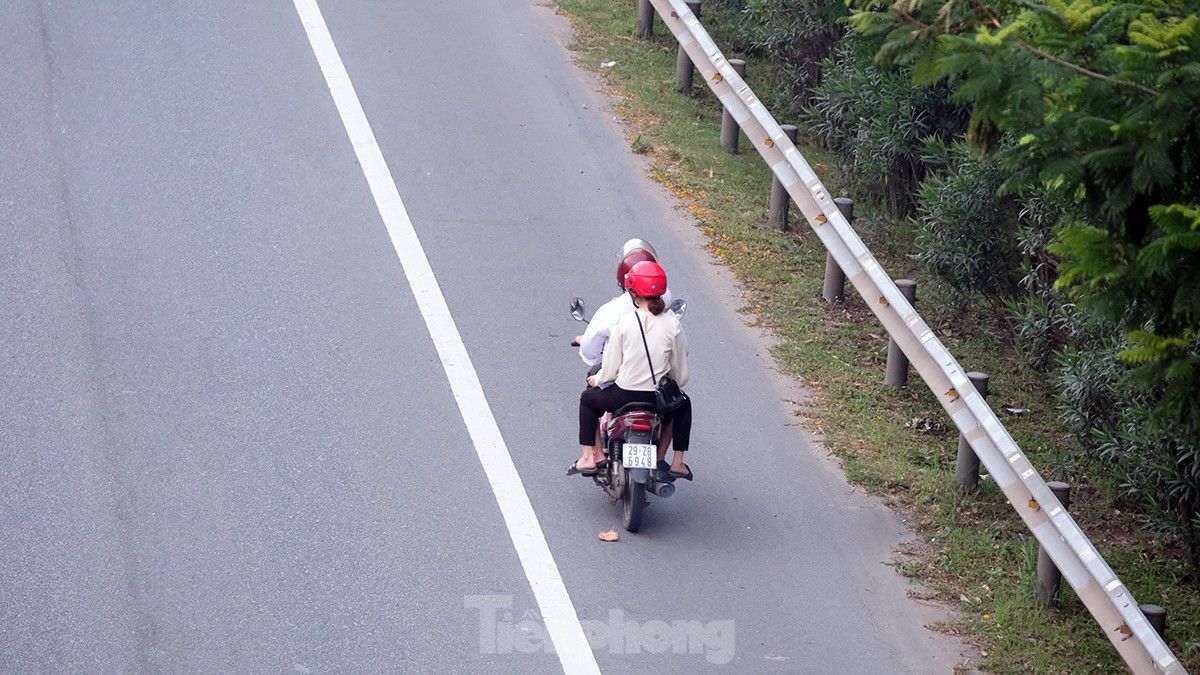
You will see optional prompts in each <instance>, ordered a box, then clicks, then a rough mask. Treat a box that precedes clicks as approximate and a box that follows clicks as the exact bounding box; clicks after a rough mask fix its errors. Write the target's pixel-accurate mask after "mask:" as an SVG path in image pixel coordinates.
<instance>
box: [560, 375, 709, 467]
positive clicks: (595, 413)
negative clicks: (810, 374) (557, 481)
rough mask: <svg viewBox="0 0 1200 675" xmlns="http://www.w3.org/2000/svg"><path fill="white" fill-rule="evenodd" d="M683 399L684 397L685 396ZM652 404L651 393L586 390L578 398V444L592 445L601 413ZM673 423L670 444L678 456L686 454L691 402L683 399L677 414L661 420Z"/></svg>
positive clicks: (689, 431) (690, 429) (599, 389)
mask: <svg viewBox="0 0 1200 675" xmlns="http://www.w3.org/2000/svg"><path fill="white" fill-rule="evenodd" d="M685 397H686V394H685ZM634 402H638V403H654V392H652V391H629V390H627V389H622V388H620V387H618V386H617V385H615V384H614V385H612V386H610V387H608V388H606V389H601V388H599V387H588V388H587V389H584V390H583V393H582V394H580V395H579V444H580V445H591V444H593V443H595V442H596V430H597V429H599V428H600V416H601V415H603V414H604V411H606V410H607V411H608V412H613V411H615V410H616V409H617V408H620V407H621V406H623V405H625V404H626V403H634ZM663 421H664V422H666V421H673V422H674V423H675V435H674V438H673V440H672V443H673V444H674V446H675V450H677V451H678V452H686V451H687V449H688V443H689V442H690V441H691V436H692V399H691V398H690V397H688V398H687V402H686V403H684V404H683V407H681V408H680V409H679V410H677V411H675V414H674V415H672V416H671V417H670V418H668V419H666V420H663Z"/></svg>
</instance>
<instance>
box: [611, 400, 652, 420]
mask: <svg viewBox="0 0 1200 675" xmlns="http://www.w3.org/2000/svg"><path fill="white" fill-rule="evenodd" d="M635 410H645V411H647V412H652V413H657V412H658V408H657V407H656V406H655V405H654V404H653V403H642V402H640V401H634V402H633V403H626V404H625V405H623V406H621V407H620V408H617V411H616V412H614V413H613V417H620V416H621V415H624V414H625V413H628V412H633V411H635Z"/></svg>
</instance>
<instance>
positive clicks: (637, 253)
mask: <svg viewBox="0 0 1200 675" xmlns="http://www.w3.org/2000/svg"><path fill="white" fill-rule="evenodd" d="M640 262H652V263H656V262H658V256H657V255H656V254H655V252H654V247H653V246H651V245H650V242H648V241H646V240H645V239H630V240H629V241H627V242H625V246H624V247H622V248H621V262H620V264H618V265H617V285H618V286H620V287H621V288H622V289H624V288H625V275H626V274H629V270H630V269H632V268H633V266H634V265H636V264H638V263H640Z"/></svg>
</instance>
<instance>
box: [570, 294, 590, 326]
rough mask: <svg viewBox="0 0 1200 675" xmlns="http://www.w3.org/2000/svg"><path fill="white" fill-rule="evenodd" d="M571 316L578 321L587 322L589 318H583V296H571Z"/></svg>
mask: <svg viewBox="0 0 1200 675" xmlns="http://www.w3.org/2000/svg"><path fill="white" fill-rule="evenodd" d="M571 316H572V317H574V318H575V320H576V321H583V322H584V323H586V322H587V319H585V318H583V298H571Z"/></svg>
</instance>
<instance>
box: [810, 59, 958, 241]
mask: <svg viewBox="0 0 1200 675" xmlns="http://www.w3.org/2000/svg"><path fill="white" fill-rule="evenodd" d="M876 46H877V45H876V44H875V43H874V42H873V41H870V40H867V39H864V38H861V37H854V36H847V37H846V38H844V39H843V40H842V41H841V42H840V43H839V45H838V48H837V50H836V54H835V57H834V58H833V59H827V60H825V62H823V63H822V65H821V68H822V79H821V83H820V84H819V85H818V86H817V87H815V88H814V89H812V97H811V103H810V105H808V106H807V107H806V108H805V109H804V110H803V112H802V115H801V118H800V120H801V121H800V124H801V126H802V127H803V128H804V129H805V131H806V133H808V134H812V135H815V136H817V137H819V138H820V139H822V140H823V141H824V143H825V144H826V146H827V147H828V148H829V149H831V150H833V151H835V152H837V153H838V154H839V155H840V156H841V158H842V160H843V162H842V166H841V169H842V171H843V172H844V178H845V180H846V183H847V186H846V187H847V188H849V189H850V191H851V192H852V193H855V194H856V197H859V198H861V197H863V196H865V195H866V194H874V195H876V197H877V199H878V200H879V201H880V202H882V205H883V207H884V208H885V209H886V210H887V212H888V213H890V214H891V215H892V217H893V218H903V217H906V216H908V215H910V213H911V212H912V208H913V204H914V198H913V195H914V194H915V193H916V189H917V186H918V185H919V184H920V183H921V181H923V180H924V179H925V177H926V167H925V165H924V163H923V162H922V159H921V157H922V154H923V153H924V148H925V139H926V138H928V137H931V136H932V137H937V138H942V139H947V138H952V137H953V136H954V135H955V134H957V133H959V132H960V131H961V130H962V128H963V124H964V123H965V119H966V118H965V114H964V112H963V111H962V110H961V109H959V108H958V107H957V106H955V105H953V104H951V103H950V102H949V100H948V99H947V96H946V93H947V92H946V89H945V88H944V87H943V86H935V87H917V86H913V84H912V76H911V74H910V73H909V72H908V71H907V70H904V69H884V68H878V67H876V66H874V65H873V64H872V62H871V59H872V56H873V54H874V51H875V48H876Z"/></svg>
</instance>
